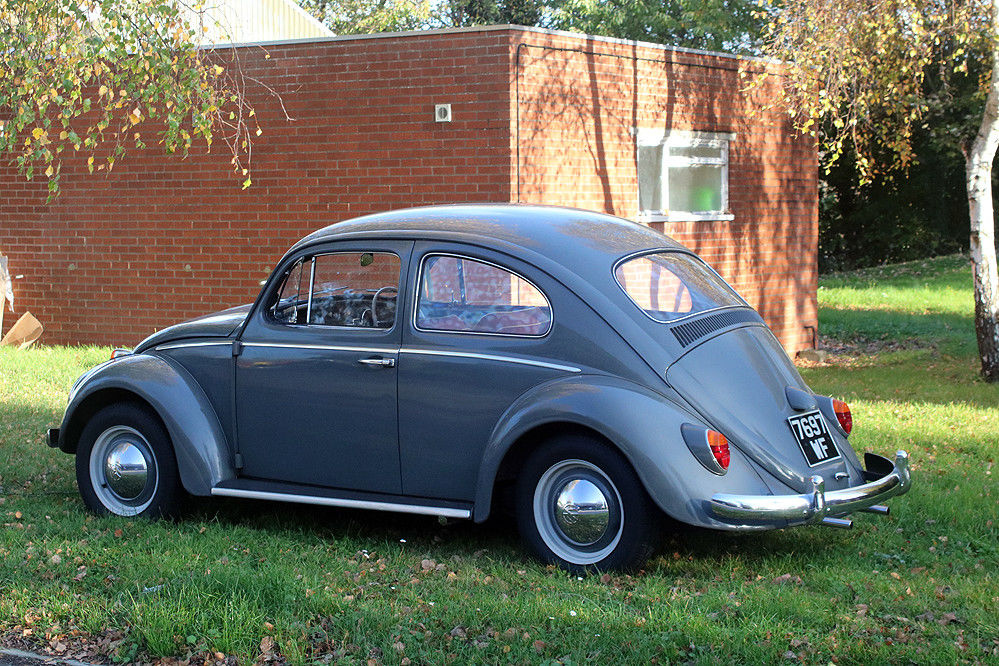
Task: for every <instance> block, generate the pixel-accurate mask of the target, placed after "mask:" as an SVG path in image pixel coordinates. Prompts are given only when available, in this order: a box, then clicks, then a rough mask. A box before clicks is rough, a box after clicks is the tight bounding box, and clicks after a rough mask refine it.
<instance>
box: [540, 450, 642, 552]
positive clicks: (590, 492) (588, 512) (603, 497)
mask: <svg viewBox="0 0 999 666" xmlns="http://www.w3.org/2000/svg"><path fill="white" fill-rule="evenodd" d="M533 508H534V524H535V525H536V526H537V529H538V534H539V535H540V536H541V539H542V540H543V541H544V542H545V545H546V546H548V548H549V549H550V550H551V551H552V552H553V553H554V554H555V555H556V556H557V557H559V558H561V559H562V560H564V561H566V562H569V563H571V564H578V565H588V564H595V563H597V562H600V561H601V560H603V559H604V558H606V557H607V556H608V555H610V554H611V553H612V552H613V551H614V549H615V548H617V545H618V543H619V542H620V541H621V535H622V533H623V532H624V520H625V516H624V507H623V506H622V504H621V496H620V494H619V493H618V491H617V488H615V487H614V483H613V482H612V481H611V480H610V478H609V477H608V476H607V475H606V474H605V473H604V472H603V470H601V469H600V468H599V467H597V466H596V465H594V464H593V463H591V462H588V461H586V460H577V459H572V460H563V461H560V462H557V463H555V464H554V465H552V466H551V467H550V468H548V470H547V471H546V472H545V473H544V474H542V475H541V478H540V479H538V485H537V486H536V487H535V489H534V507H533Z"/></svg>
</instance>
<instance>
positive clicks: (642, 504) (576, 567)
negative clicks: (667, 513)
mask: <svg viewBox="0 0 999 666" xmlns="http://www.w3.org/2000/svg"><path fill="white" fill-rule="evenodd" d="M516 513H517V523H518V527H519V529H520V533H521V536H522V537H523V539H524V541H525V543H526V544H527V546H528V547H529V548H530V549H531V551H533V553H534V554H535V555H537V556H538V557H539V558H540V559H541V560H542V561H544V562H550V563H555V564H558V565H559V566H561V567H563V568H564V569H567V570H569V571H572V572H575V573H580V572H584V571H593V570H601V571H602V570H607V569H622V570H628V569H634V568H637V567H640V566H641V565H642V564H643V563H644V562H645V561H646V560H647V559H648V557H649V555H651V553H652V550H653V544H654V542H655V538H656V536H657V534H656V532H657V522H658V521H657V518H658V515H659V510H658V508H657V507H656V506H654V505H653V504H652V501H651V500H650V499H649V497H648V495H647V494H646V492H645V489H644V488H643V486H642V484H641V481H639V479H638V477H637V475H636V474H635V472H634V470H633V469H632V467H631V465H630V464H629V463H628V461H627V460H625V459H624V457H623V456H621V455H620V454H619V453H618V452H617V451H615V450H613V449H611V448H610V447H609V446H607V445H605V444H603V443H601V442H599V441H597V440H594V439H589V438H585V437H578V436H574V437H565V438H559V439H556V440H552V441H550V442H549V443H547V444H546V445H544V446H543V447H541V448H540V449H538V450H537V451H535V452H534V453H533V454H532V455H531V456H530V457H529V458H528V459H527V461H526V462H525V463H524V467H523V469H522V471H521V474H520V476H519V478H518V481H517V489H516Z"/></svg>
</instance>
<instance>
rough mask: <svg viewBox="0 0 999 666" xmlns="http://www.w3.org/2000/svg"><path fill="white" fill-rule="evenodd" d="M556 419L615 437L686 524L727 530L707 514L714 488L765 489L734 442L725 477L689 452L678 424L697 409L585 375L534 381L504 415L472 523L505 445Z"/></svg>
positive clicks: (484, 506)
mask: <svg viewBox="0 0 999 666" xmlns="http://www.w3.org/2000/svg"><path fill="white" fill-rule="evenodd" d="M556 423H565V424H573V425H577V426H582V427H585V428H588V429H591V430H593V431H595V432H598V433H600V434H601V435H602V436H603V437H605V438H606V439H607V440H609V441H610V442H612V443H613V444H614V445H615V446H616V447H617V448H618V450H619V451H620V452H621V453H622V454H623V455H624V456H625V458H627V459H628V461H629V462H630V463H631V465H632V467H633V468H634V469H635V472H636V473H637V474H638V477H639V479H640V480H641V482H642V485H643V486H644V487H645V489H646V491H648V493H649V496H650V497H651V498H652V500H653V501H654V502H655V503H656V505H657V506H659V508H660V509H662V510H663V511H664V512H665V513H666V514H668V515H669V516H671V517H672V518H674V519H676V520H679V521H682V522H685V523H689V524H692V525H700V526H703V527H714V528H720V529H731V525H728V524H725V523H722V522H720V521H718V520H716V519H715V518H714V517H713V516H712V514H711V513H710V509H709V505H708V502H709V501H710V499H711V496H712V495H713V494H715V493H717V492H734V491H730V490H728V489H730V488H744V489H750V488H751V489H752V492H755V493H761V494H769V493H770V489H769V488H768V487H767V486H766V485H765V484H764V482H763V480H762V479H761V478H760V476H759V474H758V473H757V472H756V469H755V467H754V466H753V464H752V463H751V462H750V460H749V459H748V458H746V457H745V456H744V455H742V453H741V452H739V451H738V450H737V449H735V447H732V449H731V456H732V457H731V463H730V465H729V469H728V473H727V474H725V475H724V476H718V475H715V474H712V473H711V472H709V471H708V470H707V469H705V468H704V467H703V466H702V465H701V464H700V463H699V462H698V461H697V459H696V458H694V456H693V454H692V453H691V452H690V450H689V449H688V448H687V445H686V444H685V443H684V441H683V438H682V436H681V435H680V426H681V425H682V424H684V423H693V424H698V425H706V424H704V423H703V421H702V420H701V419H700V418H699V417H697V416H696V415H694V414H692V413H691V412H689V411H687V410H685V409H684V408H682V407H681V406H679V405H677V404H676V403H674V402H672V401H671V400H669V399H668V398H666V397H665V396H663V395H662V394H659V393H656V392H655V391H652V390H650V389H648V388H646V387H644V386H641V385H639V384H635V383H632V382H629V381H626V380H623V379H620V378H616V377H607V376H588V375H584V376H576V377H570V378H566V379H560V380H556V381H553V382H549V383H546V384H542V385H541V386H538V387H535V388H534V389H532V390H531V391H528V392H527V393H526V394H524V395H523V396H521V397H520V398H518V399H517V401H516V402H514V403H513V404H512V405H511V406H510V408H509V409H508V410H507V411H506V413H504V415H503V416H502V417H501V419H500V420H499V422H498V423H497V425H496V427H495V428H494V430H493V433H492V437H491V438H490V442H489V444H488V445H487V446H486V449H485V451H484V453H483V461H482V465H481V467H480V468H479V476H478V480H477V486H476V497H475V520H476V521H477V522H481V521H482V520H485V519H486V518H487V517H488V515H489V510H490V506H491V502H492V492H493V487H494V484H495V481H496V475H497V472H498V470H499V467H500V465H501V463H502V461H503V459H504V457H505V456H506V454H507V452H508V451H510V449H511V447H512V446H514V445H515V444H516V442H517V441H518V440H519V439H520V438H521V437H523V436H524V435H526V434H528V433H529V432H531V431H532V430H534V429H536V428H539V427H542V426H546V425H551V424H556ZM722 489H725V490H722ZM740 492H741V491H740Z"/></svg>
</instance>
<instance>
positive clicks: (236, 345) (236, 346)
mask: <svg viewBox="0 0 999 666" xmlns="http://www.w3.org/2000/svg"><path fill="white" fill-rule="evenodd" d="M242 353H243V343H242V342H240V341H239V340H233V342H232V355H233V357H234V358H235V357H236V356H239V355H240V354H242Z"/></svg>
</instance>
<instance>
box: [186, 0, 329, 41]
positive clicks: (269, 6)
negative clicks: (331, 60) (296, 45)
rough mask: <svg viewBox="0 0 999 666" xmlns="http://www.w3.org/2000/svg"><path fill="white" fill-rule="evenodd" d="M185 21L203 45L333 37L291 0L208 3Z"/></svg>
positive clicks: (237, 0)
mask: <svg viewBox="0 0 999 666" xmlns="http://www.w3.org/2000/svg"><path fill="white" fill-rule="evenodd" d="M184 11H187V12H189V13H190V16H189V17H188V20H189V21H190V23H191V25H192V26H193V27H194V28H195V30H197V31H199V32H201V34H203V35H204V38H203V40H202V41H203V43H205V44H228V43H236V44H245V43H248V42H250V43H252V42H268V41H275V40H283V39H310V38H316V37H332V36H333V32H331V31H330V29H329V28H327V27H326V26H325V25H323V24H322V23H320V22H319V21H318V20H316V19H315V18H314V17H313V16H312V15H310V14H309V13H308V12H306V11H305V10H304V9H302V8H301V7H299V6H298V4H297V3H296V2H294V0H210V1H209V2H206V3H205V4H204V8H203V9H202V11H200V12H198V13H195V12H193V11H192V10H190V9H185V10H184Z"/></svg>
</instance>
